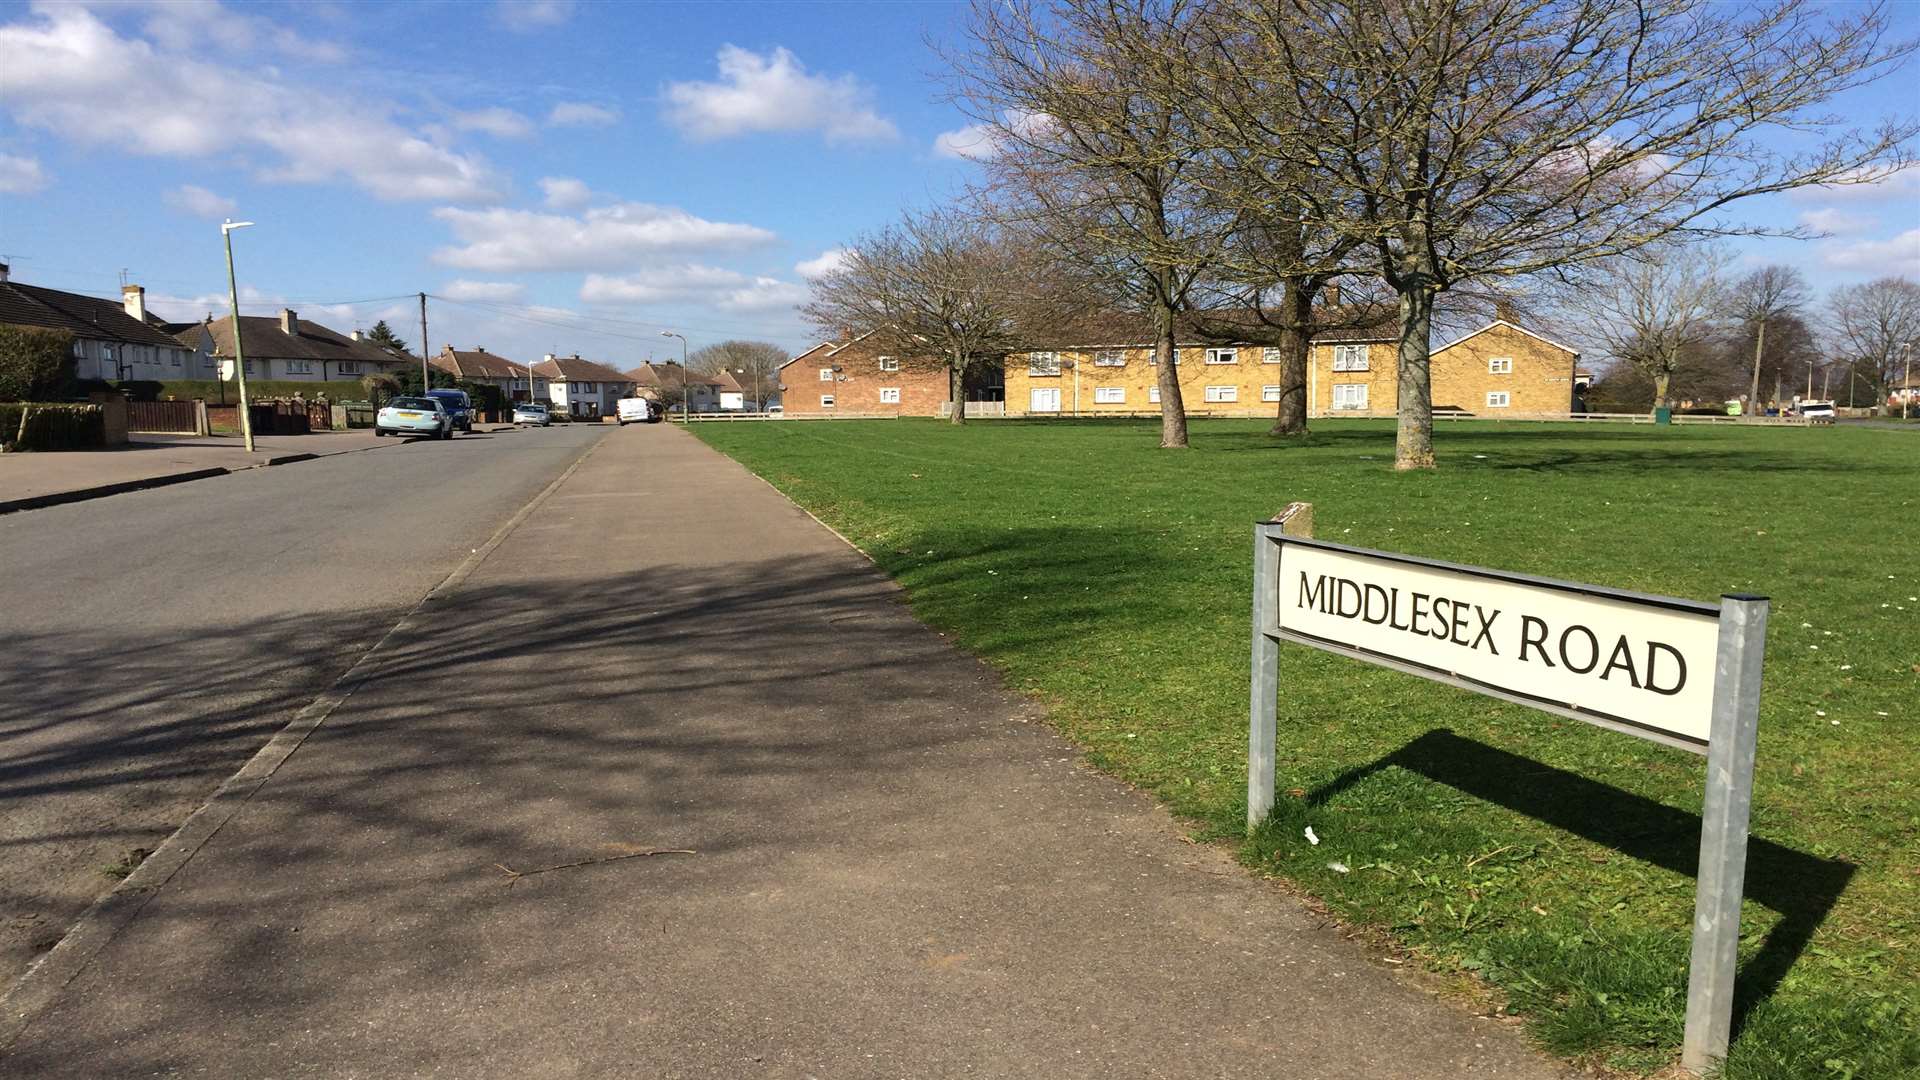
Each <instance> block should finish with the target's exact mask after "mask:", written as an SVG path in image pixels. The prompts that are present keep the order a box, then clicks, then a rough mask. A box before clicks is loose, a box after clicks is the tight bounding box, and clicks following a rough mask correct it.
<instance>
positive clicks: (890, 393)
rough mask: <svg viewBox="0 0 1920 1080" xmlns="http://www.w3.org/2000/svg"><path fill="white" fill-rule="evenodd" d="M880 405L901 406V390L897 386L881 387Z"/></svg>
mask: <svg viewBox="0 0 1920 1080" xmlns="http://www.w3.org/2000/svg"><path fill="white" fill-rule="evenodd" d="M880 404H882V405H898V404H900V388H899V387H897V386H883V387H881V388H880Z"/></svg>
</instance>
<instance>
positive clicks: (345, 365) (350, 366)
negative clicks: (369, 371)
mask: <svg viewBox="0 0 1920 1080" xmlns="http://www.w3.org/2000/svg"><path fill="white" fill-rule="evenodd" d="M333 370H335V371H337V372H339V373H340V374H342V375H358V374H360V362H359V361H358V360H342V361H340V363H339V365H338V366H336V367H335V368H334V369H333Z"/></svg>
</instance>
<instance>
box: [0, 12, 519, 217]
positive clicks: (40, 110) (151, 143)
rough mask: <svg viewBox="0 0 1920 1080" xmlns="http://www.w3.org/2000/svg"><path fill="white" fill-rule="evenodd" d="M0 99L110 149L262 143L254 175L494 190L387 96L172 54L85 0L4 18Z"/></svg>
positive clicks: (448, 196)
mask: <svg viewBox="0 0 1920 1080" xmlns="http://www.w3.org/2000/svg"><path fill="white" fill-rule="evenodd" d="M132 73H138V83H137V85H135V84H130V83H129V82H128V78H129V76H130V74H132ZM0 103H4V104H3V106H0V107H4V108H5V109H6V110H7V111H8V112H9V113H10V114H11V115H12V116H13V119H14V120H15V121H16V122H18V123H19V124H21V125H23V126H26V127H33V128H38V129H41V130H44V131H48V132H51V133H53V134H55V135H57V136H59V137H61V138H65V139H70V140H73V141H75V142H80V143H85V144H90V145H95V146H101V147H108V148H111V149H112V150H113V151H114V152H115V153H116V154H135V155H146V156H154V157H178V158H203V157H209V156H213V155H220V154H233V153H236V152H237V153H241V154H249V155H250V154H255V153H264V154H265V155H267V156H268V158H269V159H270V160H269V162H268V163H267V164H264V165H259V166H258V168H257V174H258V175H259V176H260V177H261V178H262V179H266V180H271V181H281V182H289V183H319V182H325V181H332V180H341V179H344V180H346V181H348V182H349V183H352V184H354V185H355V186H357V187H359V188H361V189H362V190H364V191H367V192H369V193H371V194H373V195H375V196H377V197H379V198H383V199H433V200H437V201H441V202H475V201H487V200H491V199H493V198H496V197H497V196H496V193H495V191H494V187H493V184H494V180H493V175H492V172H491V170H490V169H489V168H488V167H487V165H486V163H485V162H484V161H483V160H482V159H480V158H478V157H475V156H472V155H467V154H461V153H458V152H456V151H454V150H451V149H448V148H446V147H443V146H439V145H436V144H435V143H433V142H431V141H429V140H428V139H426V138H423V137H421V136H420V135H418V134H415V133H413V132H410V131H407V130H406V129H404V128H402V127H401V126H399V125H398V124H397V123H395V122H394V120H393V119H392V117H391V114H390V111H389V109H388V108H387V107H386V106H376V105H369V104H365V103H362V102H357V101H353V100H351V99H348V98H344V97H340V96H338V95H335V94H332V93H329V92H327V91H323V90H316V89H313V88H311V87H303V86H295V85H293V84H290V83H288V82H286V81H284V80H283V79H282V78H281V77H279V76H278V75H273V74H268V75H253V74H246V73H241V72H237V71H235V70H233V69H230V68H228V67H225V66H223V65H220V64H215V63H209V62H206V61H203V60H200V59H197V58H196V56H194V55H188V54H184V53H172V52H168V51H166V50H164V49H161V48H157V47H156V46H155V45H154V44H153V43H152V42H148V41H145V40H140V39H135V38H127V37H122V36H120V35H119V34H118V33H116V32H115V31H114V30H113V29H112V28H111V27H109V26H108V25H107V24H106V23H104V22H102V21H100V20H99V19H98V18H96V17H95V16H94V15H93V14H92V13H91V12H89V11H87V10H86V9H84V8H78V7H39V8H35V9H33V11H32V14H31V16H30V17H29V19H27V20H26V21H22V22H16V23H10V24H6V25H0Z"/></svg>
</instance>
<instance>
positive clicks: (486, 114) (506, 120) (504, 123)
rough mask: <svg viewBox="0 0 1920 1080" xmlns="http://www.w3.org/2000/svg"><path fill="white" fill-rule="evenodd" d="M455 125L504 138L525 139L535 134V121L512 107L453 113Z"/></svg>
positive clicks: (457, 127)
mask: <svg viewBox="0 0 1920 1080" xmlns="http://www.w3.org/2000/svg"><path fill="white" fill-rule="evenodd" d="M453 126H454V128H455V129H457V130H460V131H483V132H486V133H487V134H488V135H495V136H498V137H500V138H502V139H524V138H526V137H527V136H529V135H531V134H533V121H531V120H528V119H527V118H526V117H524V116H521V115H520V114H519V113H517V112H514V111H513V110H512V109H503V108H499V107H497V106H496V107H494V108H491V109H477V110H475V111H473V112H463V113H455V114H453Z"/></svg>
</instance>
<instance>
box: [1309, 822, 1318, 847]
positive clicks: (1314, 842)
mask: <svg viewBox="0 0 1920 1080" xmlns="http://www.w3.org/2000/svg"><path fill="white" fill-rule="evenodd" d="M1307 843H1309V844H1312V845H1314V846H1315V847H1318V846H1320V838H1319V837H1318V836H1315V835H1314V834H1313V826H1311V825H1309V826H1307Z"/></svg>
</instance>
